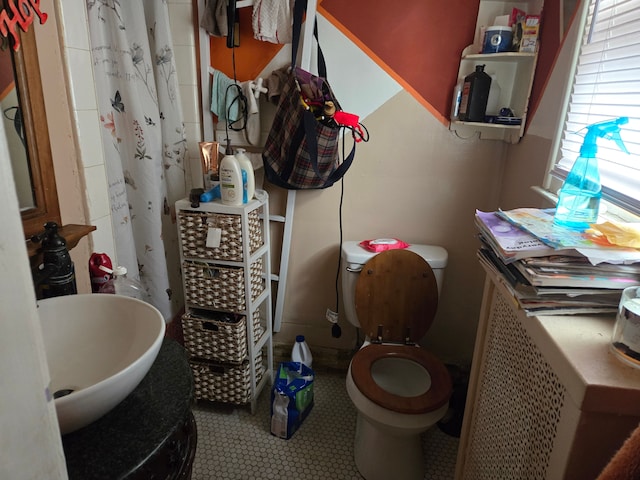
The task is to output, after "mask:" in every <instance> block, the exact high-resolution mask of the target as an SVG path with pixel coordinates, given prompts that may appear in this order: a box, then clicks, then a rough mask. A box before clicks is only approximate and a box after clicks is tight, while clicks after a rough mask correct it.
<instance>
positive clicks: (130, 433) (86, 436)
mask: <svg viewBox="0 0 640 480" xmlns="http://www.w3.org/2000/svg"><path fill="white" fill-rule="evenodd" d="M192 401H193V378H192V376H191V372H190V369H189V363H188V360H187V354H186V352H185V350H184V348H182V346H180V344H179V343H178V342H176V341H175V340H173V339H170V338H165V339H164V340H163V342H162V347H161V348H160V351H159V352H158V356H157V357H156V360H155V361H154V362H153V365H152V366H151V368H150V369H149V372H148V373H147V375H146V376H145V377H144V378H143V379H142V381H141V382H140V384H139V385H138V386H137V387H136V388H135V389H134V390H133V392H131V394H130V395H129V396H128V397H127V398H125V399H124V400H123V401H122V402H121V403H120V404H118V405H117V406H116V407H115V408H114V409H113V410H111V411H110V412H109V413H107V414H106V415H105V416H103V417H102V418H100V419H98V420H96V421H95V422H93V423H91V424H89V425H87V426H86V427H84V428H81V429H80V430H76V431H75V432H72V433H69V434H67V435H63V436H62V445H63V448H64V456H65V463H66V466H67V474H68V477H69V480H87V479H92V480H113V479H116V478H117V479H120V480H149V479H152V478H163V479H174V480H189V479H190V478H191V471H192V466H193V460H194V458H195V453H196V446H197V437H198V434H197V428H196V423H195V418H194V417H193V414H192V412H191V405H192Z"/></svg>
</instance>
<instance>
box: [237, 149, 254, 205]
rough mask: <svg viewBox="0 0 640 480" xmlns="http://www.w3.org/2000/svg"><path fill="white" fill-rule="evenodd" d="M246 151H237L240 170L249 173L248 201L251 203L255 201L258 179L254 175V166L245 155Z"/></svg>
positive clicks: (247, 185)
mask: <svg viewBox="0 0 640 480" xmlns="http://www.w3.org/2000/svg"><path fill="white" fill-rule="evenodd" d="M244 152H246V150H245V149H244V148H237V149H236V160H238V163H239V164H240V168H241V169H242V170H244V171H245V172H247V184H246V188H247V201H248V202H250V201H251V200H252V199H253V196H254V195H255V193H256V177H255V174H254V173H253V164H252V163H251V160H249V157H247V155H246V154H245V153H244Z"/></svg>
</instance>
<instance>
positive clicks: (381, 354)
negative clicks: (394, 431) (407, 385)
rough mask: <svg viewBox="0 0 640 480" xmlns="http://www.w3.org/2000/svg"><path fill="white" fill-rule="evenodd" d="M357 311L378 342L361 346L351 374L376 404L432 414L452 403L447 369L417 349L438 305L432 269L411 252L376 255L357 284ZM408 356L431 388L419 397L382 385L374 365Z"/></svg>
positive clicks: (354, 358) (362, 322)
mask: <svg viewBox="0 0 640 480" xmlns="http://www.w3.org/2000/svg"><path fill="white" fill-rule="evenodd" d="M355 303H356V312H357V315H358V319H359V322H360V327H361V328H362V330H363V332H364V333H365V335H366V336H367V337H368V338H370V339H372V341H376V340H377V341H379V342H380V343H378V344H371V345H368V346H366V347H363V348H361V349H360V350H359V351H358V352H357V353H356V354H355V355H354V357H353V359H352V360H351V376H352V377H353V381H354V383H355V384H356V386H357V387H358V389H359V390H360V391H361V392H362V394H363V395H365V396H366V397H367V398H368V399H369V400H371V401H372V402H374V403H376V404H378V405H380V406H381V407H384V408H386V409H388V410H392V411H395V412H399V413H408V414H420V413H428V412H431V411H433V410H436V409H438V408H440V407H442V406H443V405H444V404H445V403H447V402H448V401H449V397H450V396H451V391H452V386H451V377H450V376H449V372H448V371H447V369H446V367H445V366H444V365H443V364H442V362H440V360H438V359H437V358H436V357H435V356H434V355H432V354H431V353H429V352H427V351H426V350H424V349H422V348H420V347H416V346H415V345H406V343H414V344H415V343H417V342H418V341H419V340H420V339H421V338H422V337H424V335H425V334H426V333H427V331H428V330H429V327H431V324H432V323H433V318H434V317H435V314H436V310H437V307H438V284H437V282H436V278H435V275H434V274H433V270H431V267H430V266H429V264H428V263H427V261H426V260H425V259H424V258H422V257H421V256H420V255H418V254H416V253H414V252H411V251H409V250H388V251H386V252H382V253H380V254H378V255H376V256H374V257H372V258H371V259H370V260H369V261H368V262H367V263H366V264H365V266H364V267H363V269H362V272H361V273H360V276H359V277H358V282H357V284H356V295H355ZM390 357H396V358H404V359H407V360H411V361H413V362H416V363H417V364H419V365H422V366H423V367H424V368H425V369H426V370H427V371H428V372H429V375H430V376H431V388H430V389H429V390H428V391H427V392H426V393H424V394H422V395H419V396H415V397H401V396H398V395H394V394H392V393H391V392H388V391H386V390H384V389H382V388H381V387H380V386H378V385H377V384H376V382H375V380H374V379H373V377H372V376H371V366H372V365H373V364H374V363H375V362H376V361H377V360H380V359H383V358H390Z"/></svg>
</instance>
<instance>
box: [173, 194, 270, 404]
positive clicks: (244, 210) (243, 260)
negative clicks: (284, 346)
mask: <svg viewBox="0 0 640 480" xmlns="http://www.w3.org/2000/svg"><path fill="white" fill-rule="evenodd" d="M255 197H256V198H255V199H253V200H251V201H249V202H248V203H246V204H243V205H241V206H229V205H224V204H223V203H222V202H221V201H220V200H219V199H218V200H215V201H213V202H206V203H200V204H199V205H198V206H197V207H192V206H191V202H190V201H189V200H186V199H185V200H179V201H178V202H176V212H177V217H178V233H179V238H180V262H181V266H182V281H183V287H184V295H185V314H184V315H183V316H182V330H183V335H184V343H185V348H186V349H187V351H188V352H189V355H190V359H189V363H190V365H191V369H192V372H193V376H194V383H195V397H196V399H197V400H206V401H212V402H223V403H231V404H237V405H244V404H250V405H251V412H252V413H255V409H256V401H257V397H258V395H259V393H260V391H261V390H262V388H263V387H264V386H265V385H266V384H267V383H268V382H269V383H271V382H272V380H273V378H272V375H273V373H272V372H273V343H272V308H271V282H270V272H271V261H270V251H269V221H268V219H269V198H268V194H267V193H266V192H265V191H263V190H257V191H256V195H255Z"/></svg>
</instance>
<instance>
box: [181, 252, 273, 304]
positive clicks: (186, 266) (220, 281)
mask: <svg viewBox="0 0 640 480" xmlns="http://www.w3.org/2000/svg"><path fill="white" fill-rule="evenodd" d="M245 270H246V269H245V268H243V267H233V266H226V265H213V264H210V263H205V262H197V261H190V260H186V261H184V262H183V263H182V275H183V276H184V285H185V292H184V295H185V297H186V301H187V302H189V303H191V304H193V305H195V306H197V307H209V308H217V309H220V310H229V311H239V310H245V309H246V305H247V302H246V296H245V284H244V275H245ZM249 271H250V274H251V301H254V300H255V299H256V298H257V297H258V296H259V295H260V294H261V293H262V291H263V290H264V288H265V282H264V281H263V271H262V259H261V258H259V259H257V260H256V261H255V262H253V263H252V264H251V267H250V268H249Z"/></svg>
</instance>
